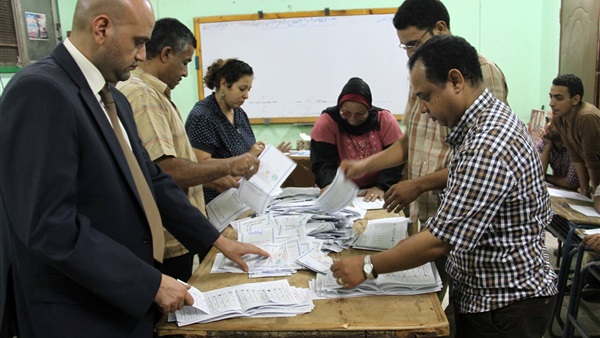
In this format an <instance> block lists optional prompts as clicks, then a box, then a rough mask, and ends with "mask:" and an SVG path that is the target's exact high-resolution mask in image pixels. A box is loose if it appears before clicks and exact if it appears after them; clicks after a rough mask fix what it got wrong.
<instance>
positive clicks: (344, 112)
mask: <svg viewBox="0 0 600 338" xmlns="http://www.w3.org/2000/svg"><path fill="white" fill-rule="evenodd" d="M368 113H369V110H368V109H367V110H365V111H359V112H356V113H353V112H349V111H347V110H346V109H344V108H341V109H340V115H342V116H343V117H350V116H352V115H354V116H356V117H364V116H365V115H367V114H368Z"/></svg>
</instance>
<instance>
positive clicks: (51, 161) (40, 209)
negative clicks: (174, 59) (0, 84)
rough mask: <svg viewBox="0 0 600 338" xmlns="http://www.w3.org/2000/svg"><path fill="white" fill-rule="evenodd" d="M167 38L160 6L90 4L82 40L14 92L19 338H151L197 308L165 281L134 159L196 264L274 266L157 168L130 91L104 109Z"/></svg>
mask: <svg viewBox="0 0 600 338" xmlns="http://www.w3.org/2000/svg"><path fill="white" fill-rule="evenodd" d="M153 25H154V12H153V10H152V6H151V5H150V2H149V1H148V0H80V1H78V2H77V5H76V9H75V15H74V19H73V29H72V33H71V36H70V38H69V39H67V40H66V41H65V42H64V43H62V44H60V45H59V46H58V47H57V48H56V49H55V50H54V51H53V52H52V54H51V55H50V56H49V57H46V58H44V59H42V60H40V61H38V62H36V63H35V64H34V65H32V66H30V67H27V68H25V69H23V70H22V71H20V72H19V73H17V74H16V75H15V76H14V77H13V78H12V79H11V81H10V83H9V84H8V86H7V87H6V90H5V91H4V95H3V98H2V102H1V103H0V108H1V109H0V222H1V224H0V238H1V244H0V245H1V246H2V248H1V249H0V273H2V274H1V275H0V319H2V324H3V326H4V325H8V323H6V322H5V320H6V318H16V321H17V323H16V324H17V327H18V332H17V334H18V336H19V337H77V336H86V337H151V336H152V333H153V322H154V318H155V314H156V310H157V309H160V310H162V312H172V311H174V310H176V309H181V308H182V307H183V305H184V304H191V303H192V302H193V299H192V298H191V296H190V295H189V293H188V292H187V287H186V286H184V285H183V284H182V283H179V282H178V281H176V280H174V279H173V278H171V277H169V276H166V275H164V274H161V272H160V270H159V269H158V268H159V267H160V264H159V262H158V261H160V259H161V258H157V257H161V256H162V255H160V256H157V253H156V252H157V250H156V249H154V252H153V244H156V243H159V242H160V241H158V239H159V238H158V237H156V234H155V233H153V232H152V231H151V227H152V226H150V225H149V224H151V221H149V220H151V219H152V218H151V217H147V216H146V212H145V210H147V208H146V207H145V206H146V205H147V204H144V206H142V203H141V202H140V198H142V199H143V197H141V196H142V195H144V194H143V193H142V192H140V191H141V189H139V184H138V183H134V177H136V174H135V173H134V172H135V170H132V169H130V168H133V166H132V165H131V161H130V162H128V161H127V160H126V156H127V155H126V154H127V152H129V154H131V151H132V152H133V156H134V159H133V162H137V163H138V164H139V167H140V168H141V174H143V178H142V182H145V183H146V184H148V185H149V188H150V191H151V194H152V195H153V197H154V198H153V199H152V198H150V200H151V201H152V204H153V203H154V202H155V204H156V206H157V207H158V211H159V212H160V219H162V224H163V225H164V226H165V228H167V229H168V230H169V231H170V232H171V233H172V234H173V235H174V236H175V237H176V238H177V239H178V240H179V241H180V242H181V243H182V244H184V245H185V246H186V247H187V248H188V249H189V250H190V251H191V252H198V251H201V250H204V249H206V248H208V247H210V246H213V245H214V246H215V247H216V248H217V249H219V250H221V251H222V252H223V253H224V254H225V255H226V256H228V257H229V258H230V259H232V260H233V261H235V262H236V263H238V264H240V266H241V267H242V268H244V269H245V270H247V266H246V265H245V264H244V263H243V261H242V259H241V257H242V256H243V255H244V254H248V253H253V254H260V255H263V256H266V255H267V253H266V252H264V251H263V250H260V249H259V248H256V247H254V246H251V245H247V244H243V243H239V242H236V241H232V240H229V239H227V238H224V237H223V236H221V235H220V234H219V232H218V231H217V230H216V229H215V228H214V227H212V226H211V225H210V223H209V222H208V221H207V219H206V218H205V217H204V216H202V214H201V213H200V212H199V211H198V209H197V208H195V207H193V206H192V205H191V204H190V203H189V201H188V199H187V197H186V195H185V194H184V193H183V192H182V190H181V189H180V188H179V187H178V186H177V185H176V184H175V183H173V181H172V179H171V178H170V177H169V176H168V175H166V174H164V173H163V172H162V171H161V170H160V168H159V167H157V166H156V165H155V164H154V163H153V162H152V161H151V160H150V158H149V157H148V154H147V153H146V152H145V150H144V148H143V146H142V145H141V142H140V140H139V138H138V136H137V130H136V127H135V123H134V120H133V116H132V112H131V107H130V106H129V103H128V102H127V99H126V98H125V97H124V96H123V95H122V94H121V93H120V92H119V91H117V90H116V89H114V87H112V85H110V86H109V88H110V92H111V93H112V96H113V97H114V103H115V104H114V105H111V104H110V102H107V101H108V100H106V97H105V98H104V99H101V98H100V94H99V92H100V90H101V89H102V88H103V87H105V86H106V83H107V82H108V83H116V82H118V81H123V80H126V79H127V78H129V72H130V71H131V70H133V69H135V68H136V67H137V65H138V63H139V62H141V61H143V60H144V58H145V47H144V44H145V43H146V41H148V40H149V39H150V35H151V33H152V28H153ZM101 101H102V103H101ZM102 104H104V105H105V107H106V108H103V107H102ZM109 105H110V106H113V107H114V106H116V111H117V114H118V119H117V120H116V123H111V122H110V120H109V116H113V117H114V116H115V115H114V113H113V115H110V112H109V111H113V112H114V110H115V109H111V108H109ZM111 118H112V117H111ZM115 124H118V125H121V129H122V130H123V132H121V134H122V135H123V136H124V137H125V140H126V143H125V141H122V143H119V142H120V141H119V140H118V137H117V133H115V130H113V127H112V126H114V125H115ZM115 129H117V127H115ZM117 131H118V129H117ZM121 140H123V137H121ZM122 144H125V146H122ZM127 147H129V148H131V149H127ZM130 158H131V156H130ZM138 171H139V170H138ZM140 176H141V175H140ZM137 177H139V176H137ZM136 187H137V188H136ZM138 189H139V190H138ZM144 203H145V202H144ZM160 234H161V235H162V232H160ZM161 240H162V239H161ZM153 254H154V256H153ZM7 300H8V302H7ZM13 301H14V304H13ZM6 304H13V305H14V308H13V309H10V308H9V309H6V308H5V307H6ZM7 310H8V311H7ZM7 312H9V313H10V314H11V315H12V314H16V315H15V316H14V317H10V316H8V315H7ZM10 324H14V323H10ZM0 332H6V331H5V330H4V329H2V328H0Z"/></svg>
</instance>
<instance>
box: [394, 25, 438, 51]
mask: <svg viewBox="0 0 600 338" xmlns="http://www.w3.org/2000/svg"><path fill="white" fill-rule="evenodd" d="M427 33H431V28H429V29H428V30H426V31H425V33H423V35H421V37H420V38H419V40H417V41H411V42H409V43H407V44H406V45H405V44H403V43H400V48H402V49H404V50H410V51H414V50H416V49H417V47H419V45H420V44H421V41H422V40H423V38H424V37H425V35H426V34H427Z"/></svg>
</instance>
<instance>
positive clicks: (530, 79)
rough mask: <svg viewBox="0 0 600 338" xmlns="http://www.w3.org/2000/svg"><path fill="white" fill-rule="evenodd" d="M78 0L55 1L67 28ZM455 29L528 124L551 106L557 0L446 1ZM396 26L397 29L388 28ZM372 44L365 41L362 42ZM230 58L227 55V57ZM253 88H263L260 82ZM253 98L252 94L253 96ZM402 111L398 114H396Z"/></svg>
mask: <svg viewBox="0 0 600 338" xmlns="http://www.w3.org/2000/svg"><path fill="white" fill-rule="evenodd" d="M75 2H76V1H75V0H57V3H58V7H59V13H60V18H61V23H62V26H63V32H66V31H67V30H69V29H70V27H71V23H72V13H73V10H74V7H75ZM151 2H152V4H153V5H154V8H155V12H156V16H157V18H161V17H175V18H177V19H179V20H181V21H182V22H183V23H185V24H186V25H188V27H189V28H190V29H192V30H193V18H194V17H196V16H215V15H234V14H248V13H256V12H257V11H259V10H262V11H263V12H288V11H309V10H320V9H324V8H325V7H329V8H331V9H351V8H384V7H398V6H399V4H400V3H401V0H393V1H392V0H379V1H372V0H354V1H348V0H327V1H325V0H278V1H275V0H243V1H238V0H221V1H211V0H151ZM444 4H445V5H446V7H447V8H448V11H449V12H450V26H451V30H452V33H453V34H455V35H460V36H463V37H464V38H466V39H467V40H468V41H469V42H470V43H471V44H473V46H475V48H477V50H478V51H480V52H481V53H482V54H484V55H485V56H487V57H488V58H490V59H491V60H493V61H494V62H496V63H497V64H498V65H499V66H500V67H501V69H502V70H503V72H504V74H505V76H506V78H507V82H508V87H509V96H508V101H509V103H510V105H511V107H512V108H513V109H514V110H515V112H516V114H517V115H518V116H519V117H520V118H521V119H522V120H523V121H525V122H527V121H528V120H529V113H530V111H531V109H534V108H535V109H539V108H541V106H542V105H545V106H546V107H547V105H548V89H549V86H550V82H551V80H552V79H553V78H554V77H555V76H556V74H557V72H558V47H559V37H560V25H559V13H560V1H559V0H529V1H521V0H444ZM390 29H393V27H390ZM363 43H364V44H368V42H367V41H364V42H363ZM225 57H226V56H225ZM196 84H197V79H196V72H195V71H193V70H192V69H190V75H189V77H188V78H186V79H184V80H183V81H182V82H181V83H180V84H179V86H178V87H177V88H176V89H175V90H174V91H173V100H174V101H175V103H176V104H177V106H178V107H179V108H180V110H181V112H182V114H183V115H184V116H183V117H184V119H185V118H186V117H187V114H188V112H189V110H190V109H191V108H192V106H193V105H194V103H195V102H196V101H197V99H198V97H197V85H196ZM254 86H260V82H259V81H255V82H254ZM250 100H252V95H250ZM394 113H399V112H394ZM253 128H254V131H255V133H256V136H257V139H261V140H263V141H266V142H270V143H278V142H279V141H280V140H282V139H283V140H289V141H293V140H295V139H296V138H297V135H298V133H299V132H306V133H309V132H310V126H296V125H269V126H253Z"/></svg>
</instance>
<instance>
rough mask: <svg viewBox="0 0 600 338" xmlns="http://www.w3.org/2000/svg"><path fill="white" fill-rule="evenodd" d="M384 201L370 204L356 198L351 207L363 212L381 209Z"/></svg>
mask: <svg viewBox="0 0 600 338" xmlns="http://www.w3.org/2000/svg"><path fill="white" fill-rule="evenodd" d="M384 203H385V201H384V200H380V199H376V200H374V201H371V202H367V201H365V198H364V197H356V198H355V199H353V200H352V205H354V206H355V207H357V208H363V209H365V210H374V209H383V204H384Z"/></svg>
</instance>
